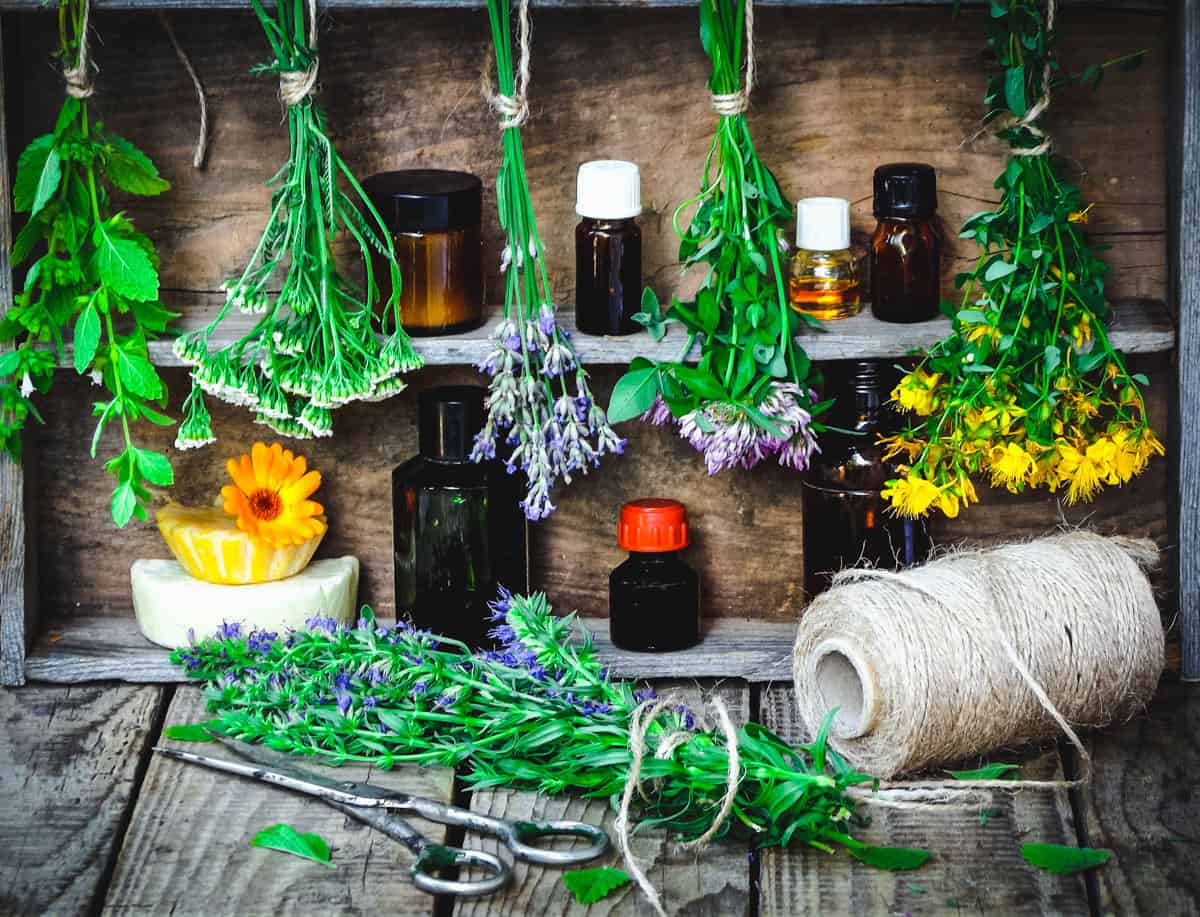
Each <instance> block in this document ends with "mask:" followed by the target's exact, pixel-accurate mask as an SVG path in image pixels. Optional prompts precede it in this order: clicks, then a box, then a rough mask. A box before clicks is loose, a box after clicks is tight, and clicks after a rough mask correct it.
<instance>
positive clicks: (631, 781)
mask: <svg viewBox="0 0 1200 917" xmlns="http://www.w3.org/2000/svg"><path fill="white" fill-rule="evenodd" d="M678 703H679V697H678V696H676V695H673V694H672V695H667V696H666V697H660V698H658V699H654V698H651V699H650V700H647V701H643V702H642V703H641V704H639V705H638V706H637V707H636V708H635V709H634V711H633V714H632V715H631V716H630V719H629V754H630V757H631V761H630V763H629V773H628V775H627V776H626V777H625V788H624V790H622V792H621V806H620V809H619V810H618V812H617V817H616V820H615V821H614V823H613V827H614V828H615V829H616V832H617V846H618V848H619V849H620V851H621V858H622V859H623V860H624V861H625V866H626V868H627V869H628V870H629V874H630V876H631V877H632V878H633V881H634V882H635V883H636V884H637V886H638V888H639V889H641V891H642V894H643V895H645V896H646V900H647V901H649V902H650V906H651V907H653V908H654V911H655V913H657V914H659V915H661V917H666V915H667V912H666V911H665V910H664V909H663V906H662V901H661V899H660V898H659V896H658V892H657V891H656V890H655V888H654V885H653V884H651V882H650V880H649V879H648V878H647V877H646V873H645V872H644V871H643V870H642V868H641V866H639V865H638V862H637V859H636V858H635V857H634V855H633V848H632V846H631V843H630V830H629V817H630V808H631V806H632V804H633V794H634V793H635V792H636V793H638V794H639V795H640V796H641V797H642V799H643V800H645V799H646V794H645V793H644V792H643V790H642V779H641V775H642V761H643V759H644V758H645V756H646V751H647V748H646V735H647V733H648V732H649V731H650V727H651V725H652V724H653V723H654V721H655V720H656V719H657V718H658V716H659V714H661V713H663V712H665V711H667V710H669V709H671V708H674V707H675V706H676V705H677V704H678ZM709 704H710V706H711V707H712V708H713V711H714V712H715V713H716V715H717V720H718V722H719V723H720V724H721V731H722V732H723V733H724V734H725V748H726V752H727V754H728V758H729V767H728V771H727V773H726V778H725V795H724V797H722V799H721V805H720V808H719V809H718V810H717V814H716V817H715V818H714V819H713V822H712V824H711V825H709V827H708V830H707V831H705V832H704V833H703V834H702V835H700V836H699V837H697V838H695V839H694V840H690V841H688V842H687V843H686V844H684V845H683V849H684V850H693V849H695V848H697V847H702V846H704V845H705V844H707V843H708V842H709V841H710V840H712V839H713V837H714V836H716V833H717V832H718V831H719V830H721V826H722V825H724V824H725V822H726V821H727V820H728V819H729V816H730V814H731V813H732V812H733V802H734V799H735V798H736V797H737V789H738V784H739V782H740V778H741V760H740V758H739V756H738V743H737V729H736V728H735V727H734V725H733V720H732V719H731V718H730V716H729V710H728V709H727V708H726V707H725V704H724V702H722V700H721V699H720V698H719V697H716V696H713V697H711V698H710V699H709ZM693 735H694V733H691V732H687V731H684V730H676V731H674V732H669V733H667V734H666V735H664V736H663V737H662V738H661V739H660V740H659V742H658V747H657V748H656V749H655V752H654V757H655V758H656V759H658V760H661V761H665V760H668V759H670V757H671V756H672V755H673V754H675V752H676V750H678V749H679V748H680V747H681V746H683V745H686V744H687V743H688V742H689V741H691V739H692V736H693Z"/></svg>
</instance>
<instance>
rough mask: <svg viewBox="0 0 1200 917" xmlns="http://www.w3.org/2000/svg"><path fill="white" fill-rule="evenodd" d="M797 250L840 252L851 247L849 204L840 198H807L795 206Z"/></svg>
mask: <svg viewBox="0 0 1200 917" xmlns="http://www.w3.org/2000/svg"><path fill="white" fill-rule="evenodd" d="M796 247H797V248H802V249H804V250H805V251H810V252H840V251H845V250H846V249H848V248H849V247H850V202H849V201H847V200H844V199H843V198H840V197H806V198H804V199H803V200H801V201H797V202H796Z"/></svg>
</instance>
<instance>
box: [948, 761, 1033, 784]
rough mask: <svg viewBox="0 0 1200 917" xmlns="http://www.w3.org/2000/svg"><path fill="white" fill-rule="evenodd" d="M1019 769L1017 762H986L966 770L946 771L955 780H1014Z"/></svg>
mask: <svg viewBox="0 0 1200 917" xmlns="http://www.w3.org/2000/svg"><path fill="white" fill-rule="evenodd" d="M1020 771H1021V765H1019V764H1003V763H1000V762H997V763H996V764H988V765H985V766H984V767H977V768H975V769H974V770H968V771H950V770H948V771H946V773H947V774H949V775H950V776H951V777H953V778H954V779H955V780H1015V779H1016V778H1017V777H1018V776H1019V774H1020Z"/></svg>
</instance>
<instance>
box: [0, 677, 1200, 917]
mask: <svg viewBox="0 0 1200 917" xmlns="http://www.w3.org/2000/svg"><path fill="white" fill-rule="evenodd" d="M670 684H671V686H673V687H675V688H676V689H682V690H684V691H688V692H692V693H693V694H695V695H696V697H697V699H698V697H699V695H700V694H701V693H702V692H703V691H713V690H716V691H719V692H720V694H721V696H722V697H723V699H724V700H725V701H726V703H727V705H728V706H729V708H730V711H731V712H732V713H733V714H734V715H735V716H736V717H738V718H739V719H741V720H742V721H746V720H748V719H756V720H758V721H761V722H763V723H765V724H766V725H768V726H770V727H771V728H772V729H775V730H776V731H778V732H779V733H780V734H781V735H782V736H784V737H785V738H787V739H788V740H790V741H793V742H799V741H802V740H803V738H804V737H803V735H802V734H801V726H800V724H799V723H798V722H797V720H796V717H795V715H794V699H793V697H792V695H791V689H790V688H788V687H783V686H781V685H779V684H764V685H757V684H756V685H751V684H748V683H746V682H741V681H725V682H723V683H721V684H719V685H715V684H713V683H711V682H710V683H706V684H703V685H701V684H699V683H695V682H690V683H688V684H686V685H681V683H679V682H674V683H670ZM659 687H660V689H661V688H662V687H664V683H660V684H659ZM202 715H203V711H202V704H201V701H200V692H199V690H198V689H197V688H195V687H190V686H187V687H174V686H170V685H151V686H132V685H115V684H100V685H87V686H71V687H64V686H29V687H26V688H21V689H15V690H10V691H6V692H0V722H2V723H3V726H2V727H0V914H4V915H9V914H12V915H25V914H31V915H33V914H106V915H107V914H111V915H160V914H161V915H165V914H171V915H203V917H213V915H226V914H228V915H258V914H262V915H271V917H276V915H284V914H319V915H337V914H402V915H408V914H412V915H436V917H445V915H479V917H482V915H488V917H493V915H510V914H511V915H525V914H535V915H571V917H575V915H581V914H605V915H609V914H612V915H625V914H636V915H641V914H649V913H651V911H650V909H649V907H648V905H647V904H646V902H645V901H644V900H642V899H641V898H640V896H639V895H638V894H637V893H636V892H635V891H634V890H632V889H631V888H626V889H623V890H622V891H620V892H618V893H616V894H614V895H613V896H611V897H609V898H607V899H604V900H603V901H601V902H599V903H597V904H595V905H593V906H592V907H591V908H584V907H582V906H580V905H577V904H575V903H574V902H573V900H572V899H571V897H570V895H569V894H568V892H567V890H566V889H565V887H564V886H563V884H562V882H561V880H560V875H561V873H559V872H556V871H553V870H545V869H540V868H527V867H524V866H520V865H518V866H517V867H516V870H515V880H514V882H513V884H512V886H511V887H510V888H509V889H508V890H507V891H506V892H505V893H503V894H501V895H497V896H495V897H493V898H490V899H475V900H459V901H452V900H444V901H443V900H435V899H433V898H430V897H429V896H426V895H424V894H423V893H421V892H419V891H417V890H416V889H414V888H413V887H412V886H411V885H410V884H409V883H408V881H407V866H408V864H409V862H410V859H411V857H410V854H409V853H408V851H407V850H405V849H404V848H402V847H401V846H399V845H398V844H396V843H394V842H392V841H390V840H388V839H387V838H385V837H383V836H382V835H380V834H378V833H376V832H374V831H371V830H370V829H368V828H366V827H365V826H362V825H360V824H358V823H357V822H355V821H353V820H350V819H348V818H346V817H345V816H343V815H341V814H340V813H338V812H336V811H334V810H332V809H329V808H327V807H324V806H323V805H321V804H319V803H316V802H314V801H310V800H307V799H302V798H300V797H298V796H295V795H293V794H290V793H287V792H284V791H281V790H277V789H274V788H271V787H267V786H263V785H260V784H255V783H251V782H249V781H243V780H239V779H237V778H229V777H224V776H221V775H218V774H215V773H213V772H210V771H206V770H204V769H201V768H196V767H189V766H186V765H183V764H180V763H177V762H174V761H170V760H167V759H165V758H162V757H160V756H157V755H154V754H153V753H152V752H151V747H152V746H153V745H154V744H155V743H156V742H159V741H161V739H160V734H161V731H162V729H163V727H164V725H168V724H172V723H180V722H192V721H196V720H198V719H200V718H201V717H202ZM1089 741H1090V744H1091V748H1092V776H1091V781H1090V784H1089V785H1088V786H1087V787H1086V789H1083V790H1080V791H1074V792H1071V793H1066V792H1061V793H1057V794H1055V793H1050V792H1040V791H1037V792H1035V791H1028V790H1027V791H1022V792H1005V791H999V792H991V791H979V790H976V789H973V788H971V787H969V786H968V785H964V786H962V787H961V788H958V789H957V790H956V791H955V792H953V793H951V794H949V795H948V796H947V797H946V798H945V799H944V800H943V801H942V802H940V803H938V804H936V805H933V804H929V803H927V802H926V803H923V804H920V805H918V804H914V803H915V795H916V794H914V793H912V792H910V791H905V790H887V791H883V792H881V793H880V795H879V798H878V800H877V801H876V802H874V803H871V804H870V805H869V806H867V810H868V812H869V814H870V815H871V816H872V818H871V823H870V825H869V826H868V827H867V828H866V829H865V830H863V831H861V832H860V834H861V836H862V837H863V838H864V839H866V840H870V841H872V842H874V843H880V844H887V843H893V844H902V845H905V846H916V847H924V848H927V849H929V850H931V851H932V852H933V859H932V860H931V861H930V862H929V863H928V864H927V865H926V866H925V867H923V868H922V869H920V870H917V871H915V872H910V873H886V872H880V871H878V870H873V869H870V868H868V867H865V866H863V865H862V864H859V863H857V862H856V861H854V860H851V859H850V858H848V857H847V856H845V855H844V854H832V855H830V854H825V853H821V852H819V851H816V850H813V849H810V848H799V847H793V848H789V849H784V850H780V849H772V850H765V851H754V850H752V848H751V846H750V845H748V844H744V843H740V842H735V841H726V842H722V843H718V844H714V845H712V846H710V847H707V848H706V849H704V850H703V851H701V852H699V853H695V852H683V851H680V850H679V849H678V848H677V846H675V845H673V844H672V843H671V842H670V841H669V839H668V838H667V837H665V836H664V835H663V834H662V833H660V832H655V831H646V832H643V833H640V834H638V835H636V836H635V839H634V849H635V852H636V854H637V856H638V858H639V860H640V861H641V862H642V863H643V864H644V865H645V866H646V868H647V873H648V874H649V876H650V877H651V879H652V881H653V882H654V884H655V886H656V887H657V888H658V889H659V891H660V893H661V894H662V897H663V901H664V903H665V905H666V908H667V910H668V912H670V913H671V914H687V915H713V917H725V915H758V914H763V915H777V917H784V915H786V917H791V915H807V914H812V915H823V917H830V915H833V917H836V915H842V914H846V915H849V914H854V915H859V914H879V915H892V914H914V915H915V914H998V915H1021V914H1081V915H1087V914H1110V913H1111V914H1146V915H1160V914H1162V915H1166V914H1170V915H1197V914H1200V905H1198V903H1197V901H1198V897H1200V870H1197V869H1196V868H1195V861H1196V856H1197V854H1200V686H1195V685H1193V686H1186V685H1181V684H1179V683H1176V682H1173V681H1165V682H1164V683H1163V685H1162V686H1161V688H1160V690H1159V694H1158V697H1157V698H1156V700H1155V701H1154V703H1153V704H1152V706H1151V708H1150V709H1149V711H1148V712H1146V713H1145V714H1143V715H1141V716H1139V717H1137V718H1136V719H1135V720H1133V721H1132V722H1130V723H1128V724H1126V725H1124V726H1121V727H1118V728H1114V729H1111V730H1108V731H1106V732H1103V733H1098V734H1095V735H1093V736H1092V737H1091V738H1090V740H1089ZM1022 759H1023V760H1024V761H1025V762H1026V763H1025V765H1024V768H1023V775H1024V776H1027V777H1050V776H1054V775H1062V774H1063V773H1068V774H1070V773H1074V767H1075V762H1074V761H1073V760H1071V759H1070V758H1069V757H1068V758H1064V757H1063V756H1062V755H1060V753H1059V751H1058V750H1057V749H1055V748H1050V749H1046V750H1042V751H1040V752H1033V753H1026V754H1025V755H1023V756H1022ZM1004 760H1014V757H1013V756H1007V757H1005V758H1004ZM339 774H340V775H346V776H348V777H349V778H351V779H360V780H361V779H368V780H369V781H370V782H372V783H380V784H382V785H386V786H388V787H393V788H396V789H403V790H406V791H409V792H414V793H419V794H421V795H425V796H431V797H435V798H439V799H443V800H447V801H450V800H452V799H457V800H458V801H459V802H460V803H461V804H467V805H470V806H472V807H473V808H475V809H477V810H480V811H484V812H489V813H493V814H499V815H504V816H506V817H531V816H532V817H538V818H542V817H552V818H564V817H566V818H582V819H586V820H589V821H592V822H594V823H597V824H603V825H605V827H607V828H608V829H610V831H611V828H612V822H613V811H612V809H611V807H610V806H609V805H608V804H607V803H605V802H602V801H597V800H590V801H587V800H581V799H575V798H569V797H544V796H538V795H536V794H532V793H508V792H486V793H477V794H474V795H473V796H472V795H469V794H465V793H463V791H462V790H461V786H456V783H455V781H454V775H453V774H452V773H451V772H450V771H449V770H445V769H438V768H410V769H396V770H393V771H390V772H381V771H373V770H371V769H368V768H361V769H354V770H351V769H347V768H343V769H342V770H340V771H339ZM276 822H287V823H289V824H291V825H293V826H294V827H296V828H297V829H298V830H300V831H302V832H316V833H318V834H320V835H321V836H322V837H323V838H325V839H326V840H327V841H328V842H329V843H330V846H331V847H332V848H333V859H334V861H335V862H336V863H337V868H336V869H329V868H326V867H324V866H321V865H319V864H315V863H309V862H307V861H304V860H301V859H298V858H295V857H290V856H286V855H283V854H280V853H276V852H272V851H268V850H263V849H259V848H252V847H250V846H249V841H250V839H251V838H252V837H253V836H254V835H255V834H256V833H257V832H258V831H260V830H262V829H264V828H267V827H269V826H271V825H273V824H275V823H276ZM421 827H422V829H423V830H424V831H425V833H426V834H428V835H429V836H430V837H435V838H438V839H446V838H445V835H444V834H443V833H442V832H441V830H440V829H438V828H436V827H435V826H432V825H424V824H422V825H421ZM449 840H450V841H451V842H453V843H465V845H466V846H473V845H476V844H478V846H481V847H485V848H487V847H488V845H487V843H485V842H481V841H478V840H477V839H475V838H470V837H468V838H467V839H466V840H465V842H464V840H463V839H462V838H461V837H453V836H452V837H450V838H449ZM1033 841H1038V842H1052V843H1065V844H1075V843H1084V844H1087V845H1089V846H1093V847H1106V848H1108V849H1110V850H1112V851H1113V853H1114V857H1113V860H1112V861H1111V862H1110V863H1109V864H1108V865H1107V866H1106V867H1104V868H1103V869H1101V870H1098V871H1096V872H1094V873H1092V874H1090V875H1088V876H1087V877H1080V876H1074V877H1061V876H1053V875H1049V874H1047V873H1042V872H1038V871H1037V870H1034V869H1032V868H1031V867H1028V866H1027V865H1026V864H1025V863H1024V862H1023V861H1022V860H1021V858H1020V855H1019V850H1020V847H1021V845H1022V844H1023V843H1028V842H1033ZM492 849H494V848H492ZM607 862H609V863H611V864H612V865H619V863H618V862H617V858H616V856H615V855H612V856H610V857H609V858H608V861H607Z"/></svg>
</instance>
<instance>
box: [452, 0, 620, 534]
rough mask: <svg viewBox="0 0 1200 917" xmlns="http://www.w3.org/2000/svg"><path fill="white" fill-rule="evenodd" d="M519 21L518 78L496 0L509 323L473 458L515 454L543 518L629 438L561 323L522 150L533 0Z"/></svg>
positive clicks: (501, 336) (529, 507)
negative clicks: (564, 491)
mask: <svg viewBox="0 0 1200 917" xmlns="http://www.w3.org/2000/svg"><path fill="white" fill-rule="evenodd" d="M518 18H519V26H518V27H519V35H518V41H519V49H518V54H519V58H518V64H517V69H516V71H515V73H514V68H513V50H512V29H511V26H510V19H511V10H510V5H509V0H488V20H489V22H490V23H491V29H492V46H493V48H494V49H495V60H496V76H497V80H498V82H499V92H498V93H493V92H492V88H491V85H490V78H489V76H488V74H487V72H486V71H485V75H484V94H485V96H486V97H487V98H488V101H489V103H490V104H491V105H492V107H493V108H494V109H495V110H496V111H497V112H499V113H500V115H501V121H500V130H501V136H502V138H503V156H502V159H501V162H500V170H499V172H498V174H497V175H496V206H497V209H498V210H499V214H500V227H501V229H503V230H504V232H505V234H506V239H505V245H504V251H503V253H502V255H501V262H500V270H501V272H502V273H503V275H504V320H503V321H502V322H501V323H500V324H499V325H498V326H497V328H496V331H495V333H494V334H493V335H492V349H491V351H490V353H489V354H488V355H487V356H486V357H485V358H484V359H483V360H482V361H481V362H480V363H479V370H480V372H486V373H487V374H488V375H490V376H491V377H492V381H491V383H490V385H489V394H488V416H487V421H486V423H485V424H484V427H483V429H482V430H481V431H480V432H479V435H478V436H477V437H476V439H475V448H474V449H473V450H472V452H471V458H472V459H473V460H474V461H477V462H481V461H487V460H490V459H494V458H495V457H496V452H497V448H498V447H500V448H502V447H503V446H509V447H511V451H509V453H508V456H507V458H506V467H507V469H508V472H509V474H512V473H514V472H516V470H517V469H518V468H520V470H521V471H522V472H523V473H524V474H525V478H526V482H527V486H526V493H525V498H524V499H523V500H522V501H521V508H522V509H523V510H524V511H525V516H526V517H527V518H528V519H530V520H533V521H536V520H538V519H544V518H546V517H547V516H549V515H550V514H551V513H552V512H554V509H555V507H554V504H553V503H551V502H550V493H551V490H552V489H553V488H554V486H555V484H557V483H558V482H559V481H561V482H562V483H563V484H570V483H571V478H572V476H573V475H575V474H579V473H582V474H587V472H588V470H589V469H590V468H592V467H596V466H598V465H599V464H600V459H601V458H602V457H603V456H604V455H606V454H608V453H616V454H618V455H619V454H620V453H621V452H622V451H624V448H625V441H624V440H623V439H621V438H620V437H619V436H617V434H616V433H614V432H613V429H612V427H611V426H610V425H609V422H608V418H607V416H606V415H605V412H604V409H603V408H601V407H600V406H599V405H598V404H596V401H595V398H594V397H593V395H592V391H591V388H590V387H589V385H588V381H587V379H588V374H587V372H586V371H585V370H584V368H583V366H582V364H580V362H579V358H578V357H577V356H576V355H575V348H574V346H572V344H571V337H570V335H569V334H568V333H567V331H566V330H565V329H563V328H562V327H561V326H560V325H559V324H558V321H557V320H556V319H555V316H554V302H553V300H552V298H551V296H550V283H549V281H548V280H547V278H546V262H545V258H544V256H543V249H542V240H541V237H540V236H539V235H538V229H537V219H536V218H535V216H534V213H533V200H532V199H531V198H530V195H529V181H528V179H527V177H526V174H525V153H524V150H523V148H522V145H521V125H522V124H524V123H525V121H526V119H527V118H528V117H529V103H528V101H527V98H526V90H527V89H528V86H529V2H528V0H521V6H520V10H519V17H518Z"/></svg>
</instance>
